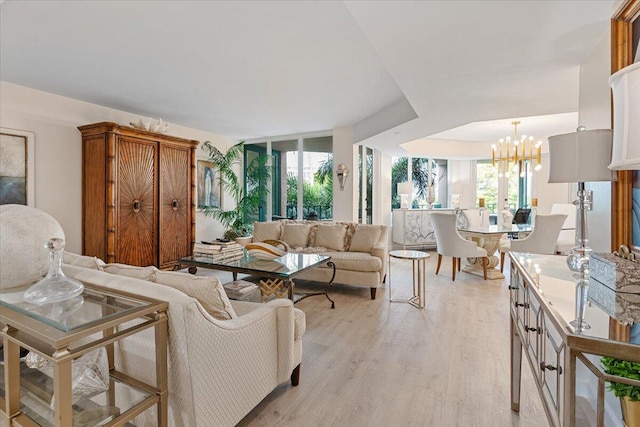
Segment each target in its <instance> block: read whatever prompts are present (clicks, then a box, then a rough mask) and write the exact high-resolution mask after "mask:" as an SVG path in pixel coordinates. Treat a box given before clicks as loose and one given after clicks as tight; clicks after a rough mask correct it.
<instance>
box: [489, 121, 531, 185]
mask: <svg viewBox="0 0 640 427" xmlns="http://www.w3.org/2000/svg"><path fill="white" fill-rule="evenodd" d="M511 124H512V125H513V126H514V129H513V136H507V137H506V138H500V139H499V142H500V147H499V150H498V148H497V147H496V144H492V145H491V148H492V151H491V158H492V163H493V166H494V167H497V168H498V177H500V178H502V177H503V176H506V177H509V173H510V171H511V170H513V172H512V173H513V174H515V176H518V175H520V176H521V177H525V176H527V174H529V175H530V174H531V171H533V170H536V171H538V170H540V169H541V168H542V166H541V163H542V162H541V158H542V156H541V147H542V141H541V140H538V141H537V143H535V144H534V137H533V136H531V135H529V136H527V135H522V136H520V135H518V125H519V124H520V122H519V121H513V122H511ZM512 141H513V146H511V142H512ZM503 142H506V146H505V147H504V149H503V147H502V143H503ZM527 142H528V143H529V144H528V146H527ZM527 164H528V166H527ZM534 164H535V165H536V166H535V167H534V166H533V165H534ZM520 171H521V172H520Z"/></svg>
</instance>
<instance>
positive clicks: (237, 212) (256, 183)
mask: <svg viewBox="0 0 640 427" xmlns="http://www.w3.org/2000/svg"><path fill="white" fill-rule="evenodd" d="M203 149H204V150H205V151H207V153H208V155H209V161H210V162H212V163H214V164H215V165H216V167H217V168H218V170H219V171H220V180H221V181H222V189H223V192H224V193H226V194H229V195H230V196H231V198H232V199H233V201H234V202H235V206H234V207H233V208H231V209H228V210H225V209H224V208H222V207H205V208H203V212H204V214H205V215H207V216H210V217H212V218H214V219H216V220H218V221H220V223H221V224H222V225H223V226H224V227H225V228H226V229H227V231H225V234H224V236H223V237H224V238H225V239H230V240H232V239H235V238H236V237H243V236H247V235H250V234H251V233H252V226H253V222H254V221H255V220H257V218H258V214H259V211H260V206H261V204H262V202H263V201H264V200H266V198H267V196H268V195H269V189H268V188H267V185H266V182H267V181H268V179H269V177H270V176H271V173H272V170H271V169H272V167H270V166H268V165H269V156H258V157H256V158H254V159H252V160H251V161H250V162H248V164H247V165H245V172H244V179H245V183H244V186H243V184H242V182H241V181H240V178H239V177H238V170H239V169H240V165H241V164H242V159H243V154H244V141H241V142H239V143H237V144H236V145H234V146H232V147H231V148H229V150H227V152H226V153H222V152H221V151H220V150H218V149H217V148H216V147H214V146H213V144H211V142H210V141H206V142H205V143H204V144H203ZM244 188H246V189H247V191H246V193H245V191H244Z"/></svg>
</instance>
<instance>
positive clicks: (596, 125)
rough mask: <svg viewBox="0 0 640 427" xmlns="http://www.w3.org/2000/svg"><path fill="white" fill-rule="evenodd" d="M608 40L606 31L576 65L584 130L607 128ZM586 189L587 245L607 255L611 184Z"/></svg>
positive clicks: (608, 111)
mask: <svg viewBox="0 0 640 427" xmlns="http://www.w3.org/2000/svg"><path fill="white" fill-rule="evenodd" d="M610 40H611V35H610V33H609V32H607V34H605V35H604V36H603V37H602V39H601V40H600V42H599V43H598V45H597V46H596V47H595V48H594V50H593V51H592V52H591V54H590V55H589V56H588V57H587V58H586V59H585V60H584V61H583V62H582V64H581V66H580V100H579V107H578V110H579V123H580V125H582V126H586V128H587V129H611V89H610V87H609V82H608V79H609V76H610V75H611V68H610V67H611V63H610V58H611V41H610ZM587 189H588V190H592V191H593V200H594V203H593V210H592V211H591V212H588V213H587V222H588V227H589V230H590V232H589V235H588V236H589V242H588V245H589V246H590V247H591V248H592V249H593V250H594V251H595V252H610V251H611V184H610V183H608V182H597V183H587ZM574 194H575V192H574ZM574 198H575V197H574Z"/></svg>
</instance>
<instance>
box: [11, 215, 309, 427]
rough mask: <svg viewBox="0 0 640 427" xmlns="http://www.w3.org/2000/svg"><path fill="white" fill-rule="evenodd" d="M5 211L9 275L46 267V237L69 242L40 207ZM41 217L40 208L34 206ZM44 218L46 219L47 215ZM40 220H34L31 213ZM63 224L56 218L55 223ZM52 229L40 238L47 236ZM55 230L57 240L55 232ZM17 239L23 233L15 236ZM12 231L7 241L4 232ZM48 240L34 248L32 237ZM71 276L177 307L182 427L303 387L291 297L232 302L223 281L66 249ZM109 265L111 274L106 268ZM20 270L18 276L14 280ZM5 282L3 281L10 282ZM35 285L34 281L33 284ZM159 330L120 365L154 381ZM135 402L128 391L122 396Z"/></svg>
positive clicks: (151, 419)
mask: <svg viewBox="0 0 640 427" xmlns="http://www.w3.org/2000/svg"><path fill="white" fill-rule="evenodd" d="M16 209H17V210H16V211H15V213H14V212H8V209H3V208H1V207H0V228H1V229H2V231H3V239H2V241H0V269H1V270H3V275H5V276H6V277H23V276H24V275H26V274H30V273H34V274H35V277H36V279H34V280H37V279H38V278H39V277H42V275H44V273H46V271H47V265H48V262H47V259H48V254H47V252H46V251H45V250H44V249H43V248H42V243H44V241H46V240H48V239H49V238H50V237H60V238H64V233H63V232H62V229H61V228H60V227H59V225H58V227H57V228H51V227H47V226H46V224H45V223H46V222H51V221H55V219H53V218H52V217H50V216H48V215H46V214H44V213H42V212H41V211H37V210H36V209H33V208H27V207H23V208H16ZM29 210H31V211H37V212H35V214H37V220H38V224H40V226H39V227H27V228H25V229H20V231H21V232H20V234H16V233H11V230H12V229H16V227H17V226H16V224H21V222H20V218H21V217H22V218H25V217H29V218H32V217H31V216H29V215H28V214H30V211H29ZM31 213H34V212H31ZM42 214H44V215H42ZM32 219H33V218H32ZM56 223H57V222H56ZM42 230H45V231H44V235H41V236H39V237H38V236H37V234H38V233H40V234H42ZM50 230H54V232H55V233H56V235H55V236H50ZM8 236H14V238H12V239H11V241H9V240H8ZM5 237H7V238H5ZM32 240H33V241H38V242H40V241H41V242H42V243H40V244H38V245H34V244H32V243H31V242H32ZM18 258H19V259H21V260H27V261H30V265H31V267H30V268H31V270H34V271H25V270H24V264H21V265H19V267H20V269H21V270H20V271H14V270H15V269H16V265H17V263H14V262H12V260H14V259H18ZM62 268H63V271H64V273H65V275H67V276H69V277H72V278H75V279H78V280H81V281H83V282H84V283H86V284H95V285H100V286H104V287H108V288H111V289H115V290H121V291H126V292H129V293H135V294H138V295H143V296H147V297H151V298H155V299H159V300H163V301H167V302H168V303H169V308H168V326H169V346H168V392H169V393H168V407H169V409H168V415H169V425H170V426H174V427H213V426H215V427H218V426H234V425H236V424H237V423H238V422H239V421H240V420H242V418H244V417H245V416H246V414H248V413H249V412H250V411H251V410H252V409H253V408H254V407H255V406H256V405H257V404H258V403H260V401H262V400H263V399H264V398H265V396H267V395H268V394H269V393H271V391H273V390H274V389H275V388H276V387H277V386H279V385H280V384H283V383H286V382H287V381H288V380H289V379H291V381H292V384H293V385H297V383H298V378H299V374H300V362H301V360H302V336H303V335H304V332H305V328H306V325H305V315H304V313H303V312H302V311H300V310H298V309H296V308H294V307H293V304H292V302H291V301H290V300H285V299H278V300H274V301H270V302H268V303H265V304H256V303H250V302H242V301H229V300H228V299H227V297H226V295H225V293H224V289H223V288H222V285H221V284H220V281H219V280H218V279H217V277H215V276H213V277H198V276H193V275H190V274H187V273H180V272H161V271H159V270H157V269H155V267H132V266H127V265H122V264H106V265H105V264H104V263H103V262H101V261H100V260H98V259H96V258H93V257H85V256H80V255H74V254H70V253H65V254H64V258H63V264H62ZM101 270H102V271H101ZM12 274H14V276H11V275H12ZM7 283H13V282H6V281H5V282H3V283H0V286H7ZM29 283H31V282H27V283H25V284H29ZM154 355H155V352H154V332H153V329H147V330H145V331H142V332H140V333H138V334H135V335H132V336H130V337H127V338H125V339H123V340H122V341H120V342H117V343H116V344H115V364H116V368H117V369H119V370H121V371H123V372H125V373H129V374H131V375H133V376H134V377H135V378H137V379H140V380H142V381H145V382H147V383H149V384H155V369H149V367H150V366H154V364H155V358H154ZM122 398H124V399H127V396H122ZM134 423H135V425H137V426H139V427H151V426H157V425H158V421H157V414H156V409H155V407H153V408H150V409H148V410H147V411H145V412H143V413H142V414H140V415H139V416H137V417H136V419H135V420H134Z"/></svg>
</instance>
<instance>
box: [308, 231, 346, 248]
mask: <svg viewBox="0 0 640 427" xmlns="http://www.w3.org/2000/svg"><path fill="white" fill-rule="evenodd" d="M346 232H347V227H346V226H344V225H342V224H334V225H322V224H319V225H318V231H316V243H315V245H316V246H321V247H323V248H327V249H333V250H335V251H343V250H344V235H345V233H346Z"/></svg>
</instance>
